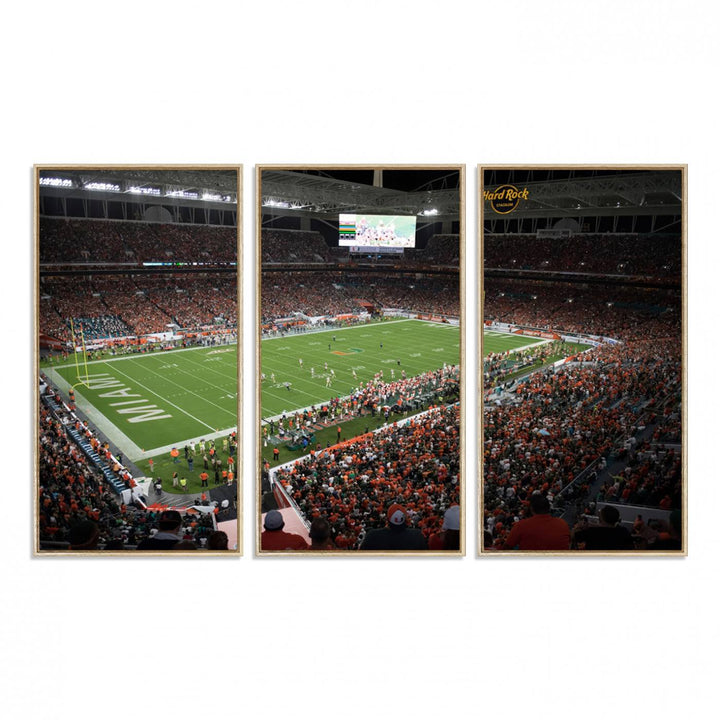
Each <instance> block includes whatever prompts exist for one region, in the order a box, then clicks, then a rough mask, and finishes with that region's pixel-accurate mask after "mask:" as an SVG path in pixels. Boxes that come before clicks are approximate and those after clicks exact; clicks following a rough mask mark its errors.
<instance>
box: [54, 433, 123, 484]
mask: <svg viewBox="0 0 720 720" xmlns="http://www.w3.org/2000/svg"><path fill="white" fill-rule="evenodd" d="M66 430H67V433H68V435H70V437H71V438H72V439H73V440H74V441H75V443H77V445H79V446H80V447H81V448H82V451H83V452H84V453H85V455H87V457H88V458H90V460H91V461H92V462H93V464H94V465H96V466H97V467H98V468H99V470H100V472H101V473H102V474H103V475H104V476H105V479H106V480H107V482H108V484H109V485H110V487H111V488H112V489H113V490H114V491H115V492H116V493H117V494H118V495H120V493H122V491H123V490H125V483H123V482H122V481H121V480H120V478H118V477H117V476H116V475H115V473H114V472H113V471H112V470H111V469H110V467H109V466H108V464H107V463H106V462H105V461H104V460H103V459H102V458H101V457H100V456H99V455H98V454H97V453H96V452H95V450H93V448H92V445H90V443H89V442H88V441H87V438H85V437H84V436H83V435H81V434H80V433H79V432H78V431H77V430H76V429H75V428H66Z"/></svg>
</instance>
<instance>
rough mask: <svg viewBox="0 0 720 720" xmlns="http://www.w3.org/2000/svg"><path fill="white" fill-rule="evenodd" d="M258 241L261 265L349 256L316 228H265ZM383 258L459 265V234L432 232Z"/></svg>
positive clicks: (400, 262) (394, 262) (398, 262)
mask: <svg viewBox="0 0 720 720" xmlns="http://www.w3.org/2000/svg"><path fill="white" fill-rule="evenodd" d="M260 242H261V257H262V263H263V265H265V264H285V265H287V264H298V265H301V264H305V263H338V262H341V261H348V259H349V250H348V248H347V247H328V244H327V242H326V241H325V238H324V237H323V236H322V235H321V234H320V233H319V232H316V231H301V230H278V229H274V228H273V229H266V230H263V231H262V233H261V238H260ZM358 244H361V243H360V242H358ZM387 261H388V262H389V263H390V264H392V265H393V266H400V267H401V266H403V265H413V266H415V265H421V266H430V267H432V266H440V265H442V266H452V267H459V265H460V236H459V235H455V234H436V235H433V236H432V237H431V238H430V239H429V240H428V242H427V245H426V247H425V248H422V249H420V248H406V249H405V250H404V252H403V253H402V254H392V255H389V256H388V257H387Z"/></svg>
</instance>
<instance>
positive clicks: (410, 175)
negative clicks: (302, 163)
mask: <svg viewBox="0 0 720 720" xmlns="http://www.w3.org/2000/svg"><path fill="white" fill-rule="evenodd" d="M295 172H302V173H305V174H306V175H318V176H320V177H330V178H335V179H336V180H344V181H345V182H353V183H357V184H358V185H372V184H373V170H372V169H370V170H357V169H353V170H333V169H329V170H324V169H323V170H299V171H297V170H296V171H295ZM459 186H460V173H459V172H458V171H457V170H453V169H450V168H448V169H443V168H439V169H420V170H397V169H395V170H391V169H387V170H384V171H383V187H384V188H388V189H389V190H402V191H405V192H413V191H415V190H421V189H422V190H426V189H428V188H430V189H433V190H442V189H453V188H458V187H459Z"/></svg>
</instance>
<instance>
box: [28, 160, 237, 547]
mask: <svg viewBox="0 0 720 720" xmlns="http://www.w3.org/2000/svg"><path fill="white" fill-rule="evenodd" d="M239 178H240V176H239V170H238V168H224V167H222V168H221V167H217V168H145V169H141V168H136V169H127V168H84V167H78V168H61V167H54V166H53V167H39V168H37V169H36V179H37V218H36V221H37V225H36V230H37V248H36V251H37V268H38V276H37V293H38V294H37V329H38V348H37V358H38V363H37V372H38V387H39V397H38V400H39V406H38V427H37V433H38V434H37V448H38V450H37V452H38V456H37V464H38V476H37V503H38V505H37V533H38V535H37V548H38V550H39V551H40V552H68V551H69V552H78V551H96V550H100V551H110V552H113V551H133V552H134V551H136V550H145V551H156V552H157V551H168V550H172V551H175V550H178V551H191V550H202V551H204V552H205V553H209V552H213V551H216V550H217V551H226V550H235V549H237V547H238V524H239V519H238V489H237V488H238V482H237V470H236V463H237V458H238V452H237V447H238V439H237V427H238V325H237V319H238V267H237V258H238V207H239V202H238V201H239V192H240V190H239V188H240V182H239Z"/></svg>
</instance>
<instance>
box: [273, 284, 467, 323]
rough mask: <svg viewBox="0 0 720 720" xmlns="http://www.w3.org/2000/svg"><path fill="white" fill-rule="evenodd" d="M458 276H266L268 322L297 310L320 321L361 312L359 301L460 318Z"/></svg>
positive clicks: (376, 306)
mask: <svg viewBox="0 0 720 720" xmlns="http://www.w3.org/2000/svg"><path fill="white" fill-rule="evenodd" d="M459 282H460V281H459V277H458V276H456V275H439V276H427V277H424V278H416V277H415V276H414V275H413V276H407V275H395V274H387V275H380V274H376V273H362V272H358V271H349V272H347V273H337V272H336V273H310V272H290V273H269V272H268V273H263V274H262V291H261V308H262V322H263V323H268V322H271V321H272V320H274V319H277V318H282V317H287V316H289V315H291V314H293V313H295V312H300V313H303V314H305V315H308V316H311V317H314V316H321V315H341V314H345V313H356V312H359V311H361V310H362V309H363V307H362V306H361V305H360V304H359V302H358V301H359V300H362V301H364V302H368V303H370V304H371V305H372V306H373V307H375V308H377V309H383V308H401V309H403V310H407V311H410V312H418V313H430V314H434V315H445V316H450V317H458V316H459V314H460V285H459Z"/></svg>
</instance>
